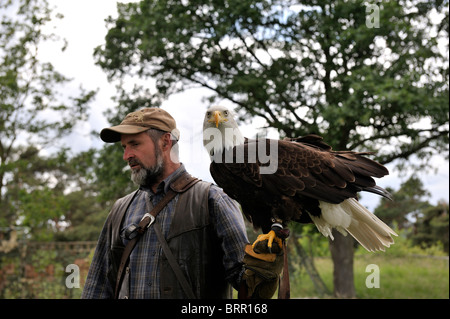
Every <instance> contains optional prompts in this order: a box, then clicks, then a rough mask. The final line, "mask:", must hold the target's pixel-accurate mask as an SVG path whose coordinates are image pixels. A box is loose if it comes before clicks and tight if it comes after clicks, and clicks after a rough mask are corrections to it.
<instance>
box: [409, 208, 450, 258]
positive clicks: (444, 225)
mask: <svg viewBox="0 0 450 319" xmlns="http://www.w3.org/2000/svg"><path fill="white" fill-rule="evenodd" d="M448 213H449V209H448V203H445V202H439V203H438V204H437V205H436V206H431V205H430V206H429V207H428V208H426V209H424V210H423V214H422V215H421V216H419V218H418V219H417V222H416V223H415V226H416V227H415V231H414V233H413V234H412V235H411V237H412V241H413V244H414V245H420V246H422V247H430V246H432V245H433V244H436V243H438V242H440V243H442V245H443V249H444V251H445V252H446V253H447V254H448V252H449V245H448V237H449V232H448V230H449V227H448V223H449V221H448Z"/></svg>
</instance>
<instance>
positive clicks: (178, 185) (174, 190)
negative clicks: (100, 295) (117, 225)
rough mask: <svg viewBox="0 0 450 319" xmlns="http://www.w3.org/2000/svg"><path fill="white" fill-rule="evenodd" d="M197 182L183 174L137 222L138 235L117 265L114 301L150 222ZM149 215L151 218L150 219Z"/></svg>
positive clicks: (129, 244)
mask: <svg viewBox="0 0 450 319" xmlns="http://www.w3.org/2000/svg"><path fill="white" fill-rule="evenodd" d="M198 181H199V179H198V178H196V177H193V176H191V175H190V174H189V173H187V172H185V173H184V174H183V175H181V176H180V177H178V178H177V179H176V180H175V181H174V182H173V183H171V184H170V189H169V190H168V191H167V193H166V195H164V197H163V198H162V199H161V200H160V201H159V203H158V204H156V206H155V207H153V209H152V210H151V211H150V213H148V214H145V215H144V217H143V218H142V220H141V221H140V222H139V224H138V230H137V232H138V235H137V236H136V237H134V238H133V239H131V240H130V241H128V243H127V245H126V246H125V249H124V251H123V253H122V258H121V260H120V264H119V270H118V271H117V279H116V287H115V291H114V297H115V298H116V299H117V298H118V296H119V291H120V285H121V283H122V279H123V271H124V269H125V266H126V265H127V263H128V259H129V257H130V254H131V252H132V251H133V248H134V246H136V243H137V241H138V240H139V238H140V237H141V236H142V235H143V234H144V233H145V231H146V230H147V228H148V226H149V224H150V222H151V221H153V220H154V218H155V217H156V215H158V213H159V212H160V211H161V210H162V209H163V208H164V206H166V205H167V204H168V203H169V202H170V201H171V200H172V199H173V198H174V197H175V196H176V195H177V194H178V193H182V192H185V191H186V190H188V189H189V188H190V187H192V186H193V185H194V184H195V183H197V182H198ZM149 215H151V216H152V217H150V216H149ZM155 229H156V227H155ZM166 257H167V255H166Z"/></svg>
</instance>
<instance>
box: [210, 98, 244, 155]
mask: <svg viewBox="0 0 450 319" xmlns="http://www.w3.org/2000/svg"><path fill="white" fill-rule="evenodd" d="M244 140H245V138H244V136H243V135H242V133H241V131H240V130H239V127H238V125H237V123H236V121H235V120H234V112H232V111H230V110H229V109H227V108H226V107H223V106H212V107H210V108H209V109H208V110H206V114H205V119H204V121H203V145H204V146H205V148H206V150H207V151H208V153H209V154H210V155H211V156H212V155H214V154H215V153H217V152H218V151H222V150H228V149H230V148H233V147H234V146H236V145H240V144H243V143H244Z"/></svg>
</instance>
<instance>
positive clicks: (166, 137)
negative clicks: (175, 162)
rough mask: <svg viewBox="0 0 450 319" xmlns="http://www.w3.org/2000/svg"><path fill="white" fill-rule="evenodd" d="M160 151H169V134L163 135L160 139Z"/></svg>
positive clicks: (170, 141)
mask: <svg viewBox="0 0 450 319" xmlns="http://www.w3.org/2000/svg"><path fill="white" fill-rule="evenodd" d="M161 140H162V149H163V150H166V149H169V150H170V149H171V148H172V139H171V138H170V134H169V133H167V134H164V135H163V137H162V139H161Z"/></svg>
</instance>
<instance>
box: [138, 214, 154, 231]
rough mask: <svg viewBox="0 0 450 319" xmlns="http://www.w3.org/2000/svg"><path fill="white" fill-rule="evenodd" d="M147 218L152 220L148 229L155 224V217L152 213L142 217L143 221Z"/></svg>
mask: <svg viewBox="0 0 450 319" xmlns="http://www.w3.org/2000/svg"><path fill="white" fill-rule="evenodd" d="M145 217H148V218H150V221H149V223H148V225H147V228H149V227H150V225H151V224H153V223H154V222H155V216H153V215H152V214H150V213H145V215H144V216H143V217H142V219H141V221H143V220H144V218H145Z"/></svg>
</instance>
